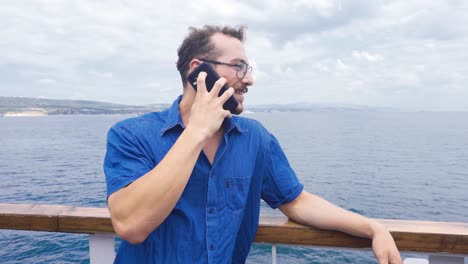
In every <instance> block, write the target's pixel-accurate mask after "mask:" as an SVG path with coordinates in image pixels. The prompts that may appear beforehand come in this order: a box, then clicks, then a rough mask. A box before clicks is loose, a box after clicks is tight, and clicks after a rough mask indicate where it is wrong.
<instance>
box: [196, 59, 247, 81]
mask: <svg viewBox="0 0 468 264" xmlns="http://www.w3.org/2000/svg"><path fill="white" fill-rule="evenodd" d="M200 60H201V61H204V62H208V63H213V64H217V65H226V66H230V67H236V68H237V70H236V76H237V78H239V79H244V77H245V75H247V72H250V73H252V70H253V69H252V66H250V65H249V64H247V63H245V62H239V63H236V64H231V63H227V62H220V61H215V60H206V59H200Z"/></svg>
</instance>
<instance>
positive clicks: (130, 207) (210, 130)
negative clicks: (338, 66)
mask: <svg viewBox="0 0 468 264" xmlns="http://www.w3.org/2000/svg"><path fill="white" fill-rule="evenodd" d="M243 39H244V29H243V28H242V27H240V28H231V27H218V26H205V27H203V28H201V29H196V28H191V30H190V34H189V35H188V37H187V38H186V39H185V40H184V41H183V43H182V45H181V46H180V47H179V50H178V55H179V60H178V62H177V68H178V70H179V72H180V74H181V78H182V83H183V86H184V89H183V95H182V96H181V97H179V98H178V99H177V100H176V101H175V102H174V104H173V105H172V107H170V108H169V109H167V110H165V111H162V112H158V113H150V114H146V115H143V116H139V117H135V118H131V119H128V120H124V121H121V122H119V123H118V124H116V125H115V126H113V127H112V128H111V130H110V131H109V134H108V144H107V153H106V158H105V162H104V170H105V174H106V181H107V195H108V200H107V201H108V207H109V211H110V214H111V218H112V224H113V226H114V229H115V231H116V232H117V234H118V235H119V236H120V237H121V238H122V239H123V240H125V241H123V242H122V244H121V246H120V248H119V251H118V253H117V257H116V261H115V262H116V263H230V262H233V263H243V262H245V259H246V257H247V255H248V252H249V249H250V246H251V244H252V241H253V239H254V237H255V233H256V230H257V226H258V217H259V209H260V199H263V200H264V201H265V202H266V203H267V204H268V205H269V206H271V207H272V208H279V209H280V210H281V211H282V212H283V213H284V214H285V215H287V216H288V217H289V218H290V219H292V220H294V221H297V222H299V223H303V224H306V225H311V226H316V227H319V228H324V229H337V230H341V231H344V232H347V233H350V234H354V235H357V236H363V237H369V238H372V240H373V242H372V243H373V249H374V253H375V255H376V256H377V258H378V260H379V263H402V261H401V258H400V255H399V253H398V250H397V248H396V246H395V243H394V242H393V239H392V237H391V235H390V233H389V232H388V231H386V230H385V228H384V227H383V226H382V225H380V224H378V223H376V222H374V221H372V220H369V219H367V218H364V217H362V216H359V215H357V214H354V213H351V212H348V211H346V210H343V209H341V208H338V207H336V206H334V205H332V204H330V203H328V202H327V201H325V200H323V199H321V198H319V197H317V196H315V195H312V194H310V193H308V192H306V191H304V190H303V185H302V184H300V183H299V181H298V179H297V177H296V175H295V173H294V172H293V170H292V169H291V167H290V165H289V163H288V161H287V159H286V157H285V155H284V153H283V151H282V150H281V148H280V146H279V143H278V141H277V140H276V139H275V137H274V136H273V135H271V134H270V133H269V132H268V131H266V130H265V128H263V127H262V126H261V125H260V124H259V123H258V122H256V121H254V120H250V119H246V118H241V117H238V116H233V115H232V114H231V113H230V112H229V111H227V110H224V109H223V108H222V105H223V103H224V102H225V101H226V100H227V99H228V98H229V97H230V96H231V95H234V97H235V98H236V99H237V101H238V102H239V105H238V107H237V109H236V110H235V114H239V113H241V112H242V111H243V102H244V94H245V92H247V87H249V86H251V85H252V84H253V79H252V74H251V69H252V68H251V67H250V66H249V65H248V59H247V56H246V54H245V51H244V47H243ZM204 61H205V62H209V63H210V64H211V65H212V66H213V67H214V69H215V70H216V72H217V73H218V74H219V75H220V76H222V77H221V78H220V79H219V80H218V81H217V82H216V84H215V85H214V87H213V89H212V90H211V92H208V91H207V88H206V85H205V77H206V73H204V72H202V73H200V74H199V76H198V79H197V86H198V91H195V90H194V89H193V88H192V86H191V84H189V83H188V82H187V75H188V74H189V73H190V72H192V71H193V70H194V69H196V68H197V67H198V66H199V65H200V64H201V63H202V62H204ZM224 84H227V85H228V86H229V87H231V88H229V90H227V91H226V92H225V93H223V94H222V95H221V96H219V97H218V96H217V95H218V93H219V91H220V89H221V87H222V86H223V85H224Z"/></svg>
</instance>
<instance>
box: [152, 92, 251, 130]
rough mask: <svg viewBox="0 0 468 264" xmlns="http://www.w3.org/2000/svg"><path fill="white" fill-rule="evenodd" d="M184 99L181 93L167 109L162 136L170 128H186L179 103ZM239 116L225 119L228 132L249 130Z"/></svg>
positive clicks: (224, 124)
mask: <svg viewBox="0 0 468 264" xmlns="http://www.w3.org/2000/svg"><path fill="white" fill-rule="evenodd" d="M180 100H182V95H179V97H177V99H176V100H175V101H174V102H173V103H172V105H171V107H170V108H169V109H168V110H167V111H168V114H167V119H166V123H165V124H164V126H163V127H162V129H161V136H163V135H164V134H165V133H166V132H167V131H168V130H171V129H174V128H176V127H181V128H182V129H185V125H184V122H183V121H182V117H181V116H180V112H179V103H180ZM239 123H240V122H239V117H238V116H232V118H226V119H224V122H223V126H224V127H225V128H226V132H225V133H226V134H229V133H230V132H231V131H233V130H234V129H235V130H236V131H237V132H247V129H245V128H243V127H242V126H241V125H240V124H239Z"/></svg>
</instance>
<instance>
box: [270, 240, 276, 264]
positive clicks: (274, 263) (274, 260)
mask: <svg viewBox="0 0 468 264" xmlns="http://www.w3.org/2000/svg"><path fill="white" fill-rule="evenodd" d="M271 263H272V264H276V244H273V245H271Z"/></svg>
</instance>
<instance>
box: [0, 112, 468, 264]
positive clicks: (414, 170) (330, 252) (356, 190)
mask: <svg viewBox="0 0 468 264" xmlns="http://www.w3.org/2000/svg"><path fill="white" fill-rule="evenodd" d="M244 116H246V117H248V118H253V119H257V120H259V121H260V122H261V123H262V124H263V125H264V126H265V127H266V128H267V129H269V130H270V131H271V132H272V133H273V134H274V135H275V136H276V137H277V138H278V139H279V141H280V143H281V146H282V148H283V149H284V151H285V153H286V155H287V157H288V159H289V162H290V164H291V166H292V167H293V168H294V170H295V172H296V173H297V175H298V177H299V179H300V180H301V181H302V183H303V184H304V186H305V189H306V190H307V191H309V192H311V193H314V194H317V195H319V196H321V197H323V198H325V199H327V200H329V201H331V202H333V203H335V204H337V205H339V206H341V207H343V208H346V209H348V210H351V211H353V212H356V213H359V214H362V215H365V216H367V217H371V218H387V219H408V220H425V221H426V220H427V221H450V222H468V112H401V111H400V112H397V111H392V112H391V111H374V110H372V111H371V110H369V111H366V110H361V111H353V110H336V111H311V112H271V113H266V112H262V113H249V114H245V115H244ZM129 117H132V116H131V115H89V116H86V115H64V116H44V117H1V118H0V203H15V204H32V203H35V204H55V205H74V206H86V207H105V206H106V203H105V198H106V186H105V180H104V174H103V170H102V161H103V158H104V155H105V145H106V135H107V131H108V130H109V128H110V127H111V126H112V125H113V124H115V123H116V122H118V121H119V120H123V119H126V118H129ZM262 212H266V213H279V212H278V211H276V210H272V209H269V208H268V207H267V206H266V205H265V204H263V205H262ZM402 255H403V257H405V258H406V257H424V255H417V254H413V253H402ZM271 258H272V257H271V245H268V244H254V245H253V247H252V249H251V251H250V255H249V257H248V259H247V263H271V262H272V259H271ZM0 263H89V247H88V236H87V235H82V234H63V233H48V232H31V231H15V230H0ZM277 263H364V264H365V263H377V262H376V261H375V258H374V256H373V253H372V251H369V250H362V251H354V250H336V249H325V248H313V247H305V246H290V245H278V247H277ZM465 263H467V262H465Z"/></svg>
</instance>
